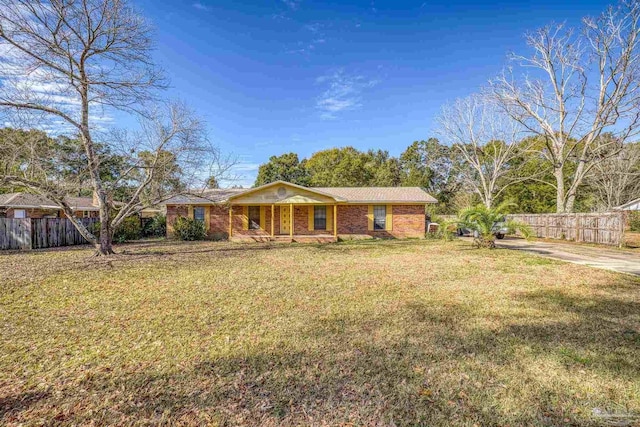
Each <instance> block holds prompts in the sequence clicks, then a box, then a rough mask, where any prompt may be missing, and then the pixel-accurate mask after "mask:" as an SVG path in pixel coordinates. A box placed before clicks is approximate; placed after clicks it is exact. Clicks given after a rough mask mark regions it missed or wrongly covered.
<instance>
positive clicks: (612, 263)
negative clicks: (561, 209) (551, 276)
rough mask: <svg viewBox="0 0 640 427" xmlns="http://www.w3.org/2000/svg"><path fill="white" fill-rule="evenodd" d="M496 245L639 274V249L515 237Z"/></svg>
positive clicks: (500, 241)
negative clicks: (527, 239) (528, 239)
mask: <svg viewBox="0 0 640 427" xmlns="http://www.w3.org/2000/svg"><path fill="white" fill-rule="evenodd" d="M496 245H497V246H498V247H499V248H506V249H514V250H519V251H525V252H530V253H534V254H538V255H541V256H543V257H547V258H553V259H558V260H561V261H567V262H572V263H574V264H582V265H588V266H590V267H595V268H603V269H605V270H613V271H617V272H620V273H627V274H634V275H636V276H640V251H634V250H623V249H614V248H606V247H602V246H598V247H595V246H586V245H578V244H570V243H562V242H557V243H556V242H541V241H536V240H531V241H526V240H524V239H516V238H505V239H504V240H497V241H496Z"/></svg>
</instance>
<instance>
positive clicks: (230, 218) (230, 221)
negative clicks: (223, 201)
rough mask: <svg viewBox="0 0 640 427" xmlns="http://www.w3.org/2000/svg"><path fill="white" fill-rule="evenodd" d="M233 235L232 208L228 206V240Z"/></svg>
mask: <svg viewBox="0 0 640 427" xmlns="http://www.w3.org/2000/svg"><path fill="white" fill-rule="evenodd" d="M232 235H233V206H229V238H231V236H232Z"/></svg>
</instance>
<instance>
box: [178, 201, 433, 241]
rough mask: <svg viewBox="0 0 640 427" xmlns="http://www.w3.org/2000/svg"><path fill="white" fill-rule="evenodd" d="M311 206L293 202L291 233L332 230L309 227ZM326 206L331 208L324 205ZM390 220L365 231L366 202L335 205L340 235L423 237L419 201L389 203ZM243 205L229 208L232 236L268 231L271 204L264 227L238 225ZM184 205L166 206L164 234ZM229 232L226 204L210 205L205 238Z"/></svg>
mask: <svg viewBox="0 0 640 427" xmlns="http://www.w3.org/2000/svg"><path fill="white" fill-rule="evenodd" d="M312 208H313V206H305V205H299V206H294V209H293V211H294V234H296V235H318V234H331V233H332V231H326V230H311V231H310V230H309V229H308V228H309V209H312ZM280 209H289V206H276V207H275V212H274V214H275V215H274V232H275V234H276V235H278V234H280ZM327 209H333V207H332V206H327ZM392 209H393V210H392V214H393V224H392V228H393V229H392V230H389V231H386V230H381V231H369V230H368V220H367V213H368V206H367V205H346V206H344V205H339V206H338V234H342V235H349V234H355V235H370V236H375V237H389V238H390V237H423V236H424V232H425V229H424V218H425V216H424V206H421V205H415V206H414V205H394V206H392ZM242 214H243V208H242V207H241V206H236V207H234V208H233V217H232V218H233V235H234V236H268V235H270V234H271V221H272V218H271V206H266V207H265V227H264V230H243V229H242ZM187 215H188V208H187V206H175V205H173V206H172V205H169V206H167V236H168V237H171V236H172V231H173V228H172V227H171V224H173V222H174V221H175V220H176V218H177V217H178V216H187ZM228 233H229V211H228V208H227V207H226V206H211V207H210V218H209V233H208V235H209V238H227V237H228Z"/></svg>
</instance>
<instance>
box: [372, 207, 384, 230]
mask: <svg viewBox="0 0 640 427" xmlns="http://www.w3.org/2000/svg"><path fill="white" fill-rule="evenodd" d="M386 222H387V207H386V206H384V205H382V206H374V207H373V229H374V230H384V229H385V223H386Z"/></svg>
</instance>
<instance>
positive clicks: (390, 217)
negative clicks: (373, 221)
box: [384, 205, 393, 231]
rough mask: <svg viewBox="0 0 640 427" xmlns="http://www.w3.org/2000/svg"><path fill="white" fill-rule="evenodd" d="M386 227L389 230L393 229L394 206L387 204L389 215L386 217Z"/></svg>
mask: <svg viewBox="0 0 640 427" xmlns="http://www.w3.org/2000/svg"><path fill="white" fill-rule="evenodd" d="M384 229H385V230H387V231H391V230H393V206H392V205H387V215H386V217H385V219H384Z"/></svg>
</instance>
